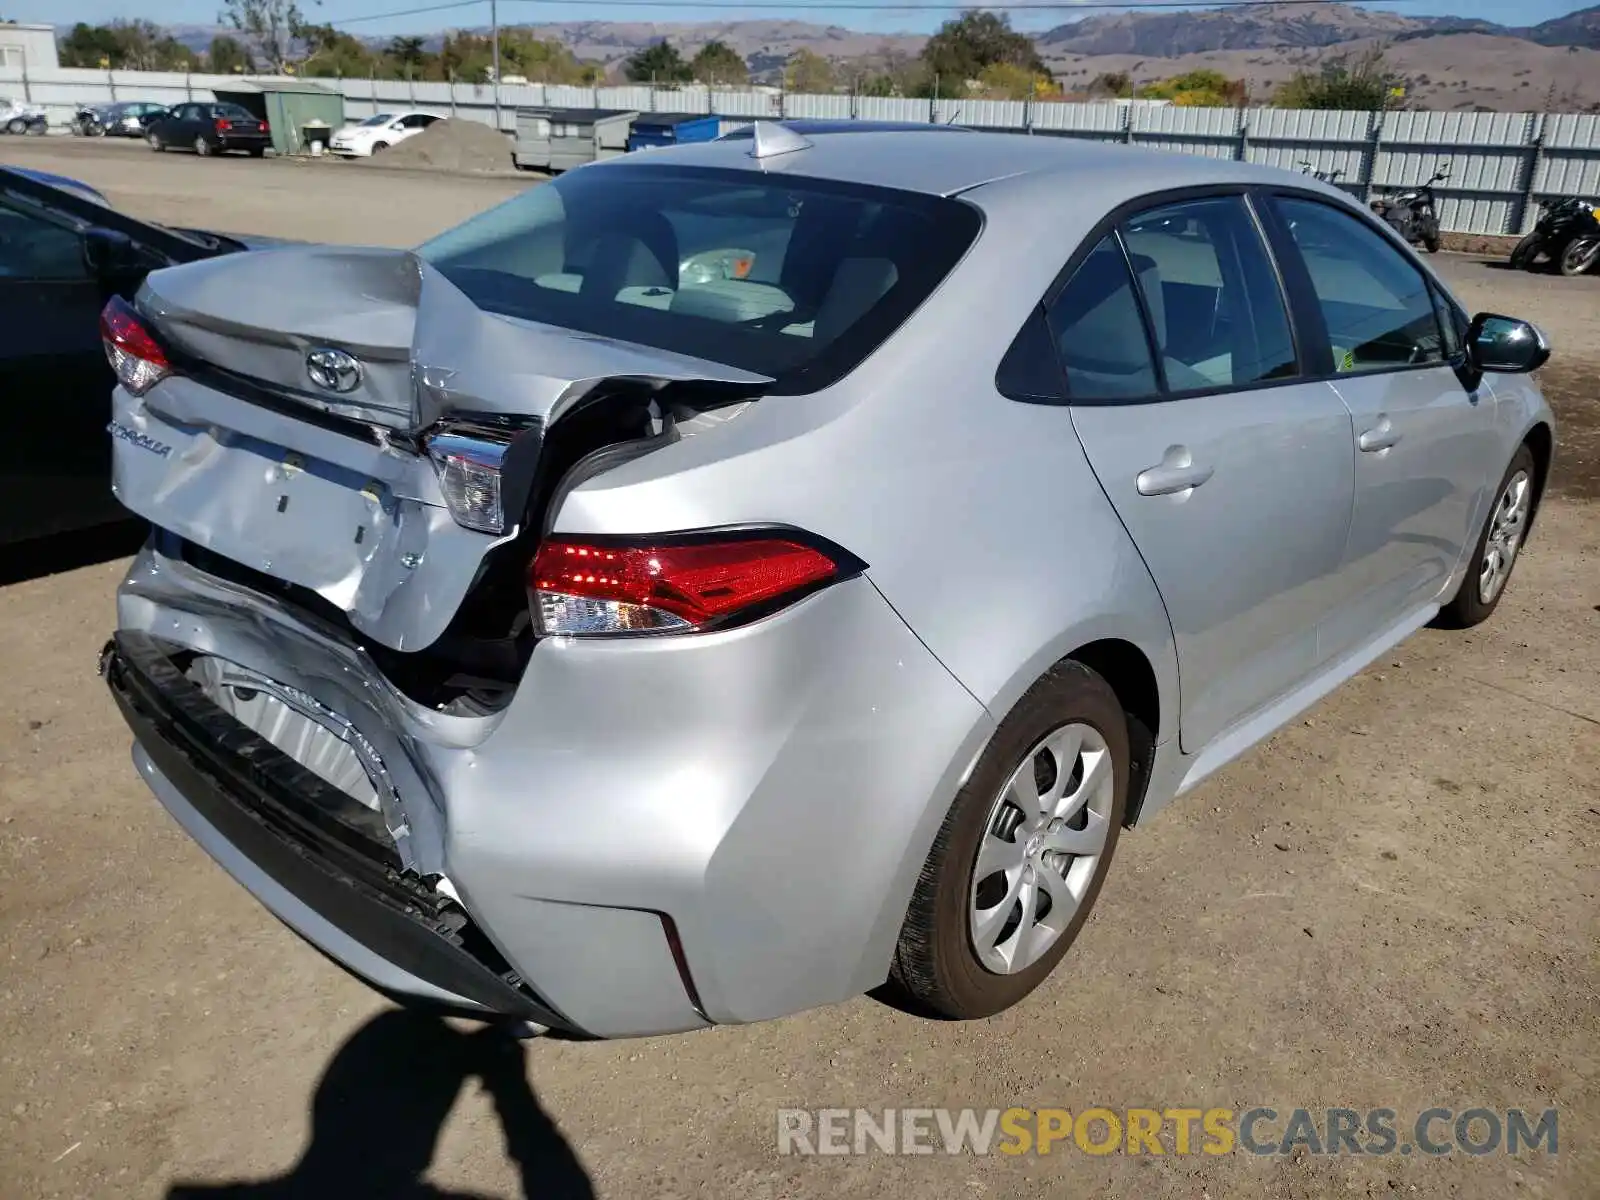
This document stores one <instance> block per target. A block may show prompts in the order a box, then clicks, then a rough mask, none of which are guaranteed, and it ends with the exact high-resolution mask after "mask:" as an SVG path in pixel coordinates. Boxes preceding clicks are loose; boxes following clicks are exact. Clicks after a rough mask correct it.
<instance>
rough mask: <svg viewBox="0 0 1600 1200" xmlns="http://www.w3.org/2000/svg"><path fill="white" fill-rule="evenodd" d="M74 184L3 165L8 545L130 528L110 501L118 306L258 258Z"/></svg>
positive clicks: (0, 287) (231, 242) (1, 360)
mask: <svg viewBox="0 0 1600 1200" xmlns="http://www.w3.org/2000/svg"><path fill="white" fill-rule="evenodd" d="M95 197H96V193H95V192H94V190H93V189H92V188H89V187H87V186H85V185H82V184H75V181H72V180H52V179H51V177H48V176H43V175H39V174H35V173H32V172H23V171H19V170H12V169H10V168H6V167H0V401H3V412H4V414H5V425H4V434H3V436H0V547H4V546H6V545H8V544H11V543H16V542H21V541H24V540H27V539H32V538H39V537H44V536H48V535H54V534H58V533H65V532H68V531H72V530H79V529H86V528H90V527H93V526H96V525H102V524H106V523H109V522H112V521H117V520H125V519H128V517H129V514H128V512H127V511H126V510H125V509H123V508H122V506H121V505H120V504H118V503H117V502H116V500H115V498H114V497H113V496H112V495H111V436H112V433H113V432H114V431H110V430H108V428H107V422H108V421H109V420H110V417H111V389H112V385H113V384H114V383H115V382H116V379H115V376H114V375H113V374H112V372H111V368H110V365H109V364H108V363H107V361H106V351H105V348H104V346H103V345H102V343H101V337H100V332H101V331H100V313H101V310H102V309H103V308H104V307H105V304H106V302H107V301H108V300H109V299H110V298H111V297H112V296H122V297H123V298H125V299H131V298H132V296H133V294H134V292H135V291H136V290H138V287H139V284H140V283H141V282H143V280H144V277H145V276H146V275H147V274H148V273H149V272H150V271H152V270H155V269H157V268H159V267H166V266H173V265H176V264H178V263H185V262H193V261H194V260H196V259H201V258H211V257H214V256H215V255H219V254H229V253H234V252H237V251H241V250H247V249H249V248H250V245H251V244H250V243H246V242H244V241H241V240H239V239H237V238H229V237H223V236H219V235H216V234H209V233H203V232H199V231H195V230H175V229H166V228H163V227H161V226H157V225H151V224H148V223H147V222H144V221H136V220H134V219H133V218H132V217H129V216H126V215H124V214H122V213H119V212H117V211H115V210H114V209H112V208H110V207H109V206H108V205H106V204H103V203H101V202H100V201H99V200H97V199H96V198H95Z"/></svg>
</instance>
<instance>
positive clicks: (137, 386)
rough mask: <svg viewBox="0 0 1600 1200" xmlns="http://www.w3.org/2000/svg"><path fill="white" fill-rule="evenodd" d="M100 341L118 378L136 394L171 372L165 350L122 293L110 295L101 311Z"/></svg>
mask: <svg viewBox="0 0 1600 1200" xmlns="http://www.w3.org/2000/svg"><path fill="white" fill-rule="evenodd" d="M100 340H101V342H102V343H104V345H105V348H106V360H107V361H108V362H110V364H111V369H112V370H113V371H115V372H116V373H117V381H118V382H119V383H121V384H122V386H123V387H124V388H126V389H127V390H128V391H129V392H131V393H133V394H134V395H135V396H142V395H144V394H145V393H146V392H148V391H149V390H150V389H151V388H153V387H155V385H156V384H158V383H160V382H161V381H162V380H163V379H165V378H166V377H167V376H168V375H171V374H172V364H171V363H170V362H169V361H168V360H167V355H166V352H165V351H164V350H162V349H161V347H160V346H159V345H158V344H157V343H156V340H155V339H154V338H153V337H151V336H150V332H149V330H147V329H146V328H145V327H144V326H143V325H142V324H140V323H139V316H138V314H137V313H135V312H134V311H133V306H132V305H130V304H129V303H128V302H127V301H126V300H124V299H123V298H122V297H121V296H113V297H111V299H110V300H109V301H107V303H106V306H105V308H104V309H103V310H101V313H100Z"/></svg>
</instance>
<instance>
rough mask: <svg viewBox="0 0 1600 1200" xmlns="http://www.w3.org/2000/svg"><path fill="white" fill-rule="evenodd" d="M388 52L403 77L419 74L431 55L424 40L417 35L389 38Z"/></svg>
mask: <svg viewBox="0 0 1600 1200" xmlns="http://www.w3.org/2000/svg"><path fill="white" fill-rule="evenodd" d="M388 54H389V58H390V59H391V60H392V61H393V62H394V63H395V64H396V65H397V66H398V67H399V74H400V75H401V76H402V77H403V78H405V79H416V78H418V77H419V76H421V74H422V69H423V67H424V66H426V65H427V62H428V59H429V58H431V57H432V56H431V55H430V54H429V53H428V51H427V49H426V42H425V41H424V40H423V39H422V38H419V37H397V38H390V39H389V51H388Z"/></svg>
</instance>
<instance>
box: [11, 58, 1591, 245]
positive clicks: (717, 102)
mask: <svg viewBox="0 0 1600 1200" xmlns="http://www.w3.org/2000/svg"><path fill="white" fill-rule="evenodd" d="M250 78H259V77H256V76H251V77H250ZM236 82H237V77H235V76H223V75H184V74H177V73H171V72H149V71H86V70H70V69H59V70H53V71H46V72H38V71H35V72H32V73H24V72H23V71H21V70H19V69H17V68H6V69H0V95H11V96H15V97H17V98H19V99H23V100H26V101H29V102H31V103H34V104H41V105H44V106H45V108H46V110H47V111H48V112H49V114H50V118H51V121H52V123H53V124H57V125H63V124H65V123H66V122H67V120H68V119H69V118H70V117H71V115H72V112H73V110H74V109H75V108H77V107H78V106H79V105H81V104H98V103H103V102H105V101H109V100H154V101H158V102H163V103H168V104H175V103H178V102H180V101H183V100H186V99H191V98H198V99H209V98H210V96H211V89H212V88H213V87H219V86H223V87H225V86H228V85H230V84H233V83H236ZM316 82H317V83H319V84H322V85H324V86H326V87H329V88H332V89H334V90H336V91H338V92H340V93H342V94H343V96H344V102H345V115H346V116H347V117H348V118H353V119H360V118H362V117H365V116H368V115H370V114H371V113H373V112H376V111H378V110H379V109H380V108H385V107H388V108H393V107H396V106H400V105H405V106H407V107H416V108H422V109H427V110H430V111H433V112H437V113H439V114H441V115H445V116H453V117H456V118H458V119H461V118H465V119H471V120H476V121H482V122H485V123H487V124H491V125H492V124H494V123H495V121H496V116H497V113H498V119H499V123H500V127H501V128H503V129H505V130H507V131H509V130H511V128H512V126H513V124H514V121H515V109H516V108H517V107H518V106H519V105H535V104H545V105H556V106H560V107H568V108H613V109H633V110H637V111H639V112H672V113H708V114H709V113H714V114H717V115H719V116H725V117H728V118H730V120H729V122H728V127H729V128H732V127H733V126H734V125H736V124H739V123H742V122H748V121H749V120H750V119H752V118H760V117H811V118H822V119H838V120H848V119H860V120H879V121H917V122H930V121H933V122H941V123H953V124H961V125H967V126H972V127H975V128H980V129H1008V130H1026V131H1029V132H1032V133H1037V134H1051V135H1056V136H1065V137H1079V138H1091V139H1095V140H1101V141H1117V142H1124V143H1127V144H1129V145H1133V146H1142V147H1146V148H1149V149H1153V150H1168V151H1178V152H1181V153H1186V154H1204V155H1208V156H1210V157H1213V158H1227V159H1238V160H1242V161H1247V162H1256V163H1265V164H1268V165H1271V166H1278V167H1283V168H1285V169H1287V170H1291V171H1293V170H1299V169H1300V168H1301V167H1302V165H1303V164H1307V163H1309V164H1310V169H1311V170H1315V171H1338V172H1340V175H1339V178H1338V180H1337V182H1338V184H1339V186H1341V187H1344V188H1346V189H1348V190H1349V191H1351V192H1353V193H1355V194H1357V195H1359V196H1361V197H1363V198H1366V197H1369V196H1370V195H1371V194H1372V193H1373V192H1375V191H1383V190H1387V189H1390V188H1395V187H1400V186H1403V185H1409V184H1416V183H1420V182H1422V181H1423V180H1425V179H1427V178H1428V177H1429V176H1430V175H1432V174H1433V173H1434V170H1435V169H1436V167H1438V166H1439V165H1441V164H1443V163H1445V162H1448V163H1449V170H1450V178H1449V180H1448V181H1447V182H1446V183H1445V184H1444V185H1443V186H1441V187H1440V188H1439V195H1440V202H1441V204H1440V207H1441V213H1440V216H1441V219H1442V221H1443V224H1444V227H1445V228H1446V229H1449V230H1452V231H1454V232H1458V233H1487V234H1508V233H1519V232H1521V231H1523V230H1525V229H1527V228H1529V227H1531V226H1532V224H1533V221H1534V220H1535V219H1536V217H1537V215H1538V202H1539V201H1540V200H1541V199H1544V198H1546V197H1553V196H1563V195H1582V196H1589V197H1593V198H1600V116H1589V115H1578V114H1549V115H1546V114H1542V113H1455V112H1390V113H1368V112H1302V111H1293V110H1284V109H1270V108H1259V109H1239V110H1235V109H1217V108H1176V107H1156V106H1148V105H1138V104H1135V105H1119V104H1114V103H1103V104H1060V103H1054V102H1048V101H1021V100H952V99H948V98H946V99H937V100H910V99H901V98H897V97H881V96H838V95H828V96H818V95H802V94H798V93H784V92H780V91H777V90H772V89H748V90H742V91H724V90H711V89H707V88H704V87H683V88H653V87H645V86H638V85H635V86H630V87H594V88H591V87H572V86H567V85H561V84H548V85H547V84H502V85H501V86H500V88H499V89H498V95H497V93H496V89H495V88H494V87H492V86H490V85H487V84H468V83H457V84H449V83H408V82H405V81H397V80H371V79H319V80H316ZM3 146H4V143H3V142H0V148H3Z"/></svg>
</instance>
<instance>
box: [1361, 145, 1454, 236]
mask: <svg viewBox="0 0 1600 1200" xmlns="http://www.w3.org/2000/svg"><path fill="white" fill-rule="evenodd" d="M1449 166H1450V164H1449V163H1444V164H1442V165H1441V166H1440V167H1439V169H1438V170H1436V171H1434V173H1433V177H1432V178H1431V179H1429V180H1428V182H1427V183H1425V184H1423V185H1422V186H1421V187H1416V188H1411V189H1409V190H1407V191H1404V192H1400V193H1399V194H1398V195H1394V196H1379V197H1377V198H1376V199H1374V200H1373V201H1372V211H1373V212H1375V213H1376V214H1377V215H1378V216H1379V217H1381V218H1383V220H1384V221H1386V222H1387V223H1388V225H1389V227H1390V228H1391V229H1393V230H1394V231H1395V232H1396V233H1398V234H1399V235H1400V236H1401V237H1403V238H1405V240H1406V241H1407V242H1410V243H1411V244H1412V245H1415V244H1417V243H1418V242H1421V243H1422V246H1423V248H1424V249H1426V250H1427V252H1428V253H1429V254H1437V253H1438V251H1439V246H1440V238H1439V202H1438V198H1437V197H1436V196H1435V195H1434V191H1433V185H1434V184H1436V183H1443V182H1444V181H1445V180H1446V179H1449V178H1450V172H1449V170H1448V167H1449Z"/></svg>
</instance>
